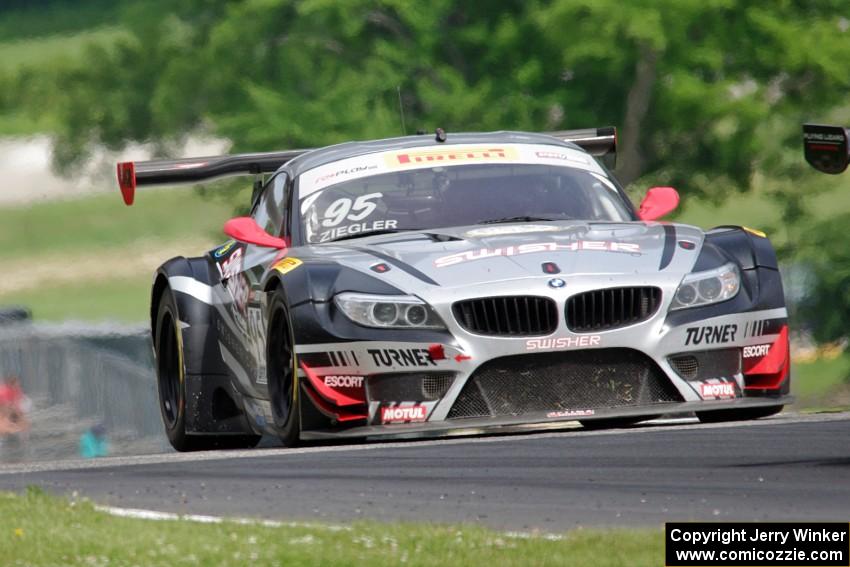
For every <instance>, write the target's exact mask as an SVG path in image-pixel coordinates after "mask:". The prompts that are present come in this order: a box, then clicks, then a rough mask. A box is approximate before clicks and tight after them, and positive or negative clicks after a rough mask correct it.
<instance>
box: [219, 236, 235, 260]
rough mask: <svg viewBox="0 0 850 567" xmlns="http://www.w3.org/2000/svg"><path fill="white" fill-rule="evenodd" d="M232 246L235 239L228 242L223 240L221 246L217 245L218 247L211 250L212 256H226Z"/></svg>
mask: <svg viewBox="0 0 850 567" xmlns="http://www.w3.org/2000/svg"><path fill="white" fill-rule="evenodd" d="M234 246H236V241H235V240H230V241H228V242H225V243H224V244H222V245H221V246H219V247H218V248H216V249H215V250H213V257H215V258H221V257H223V256H226V255H227V253H228V252H230V251H231V250H233V247H234Z"/></svg>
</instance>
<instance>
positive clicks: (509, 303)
mask: <svg viewBox="0 0 850 567" xmlns="http://www.w3.org/2000/svg"><path fill="white" fill-rule="evenodd" d="M452 311H453V312H454V315H455V319H457V322H458V323H459V324H460V326H461V327H463V328H464V329H466V330H467V331H469V332H471V333H476V334H478V335H494V336H512V337H530V336H534V335H550V334H552V333H554V332H555V329H557V327H558V307H557V306H556V305H555V301H554V300H552V299H549V298H548V297H537V296H533V295H515V296H506V297H482V298H478V299H467V300H464V301H458V302H457V303H455V304H454V305H453V306H452Z"/></svg>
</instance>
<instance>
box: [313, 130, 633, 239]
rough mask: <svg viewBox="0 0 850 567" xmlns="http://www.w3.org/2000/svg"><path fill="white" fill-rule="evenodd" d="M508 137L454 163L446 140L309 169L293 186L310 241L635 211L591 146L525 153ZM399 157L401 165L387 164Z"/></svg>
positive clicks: (622, 215) (604, 217) (611, 217)
mask: <svg viewBox="0 0 850 567" xmlns="http://www.w3.org/2000/svg"><path fill="white" fill-rule="evenodd" d="M509 146H511V145H505V146H504V148H507V150H505V149H500V148H490V149H488V150H487V151H488V152H489V154H487V153H482V152H483V150H481V149H480V148H474V149H473V150H471V151H469V152H466V153H465V154H463V155H462V156H461V157H460V158H458V159H457V160H456V161H457V162H459V163H456V161H455V160H452V159H451V158H452V157H453V154H448V153H445V152H447V151H449V150H446V149H445V148H439V150H435V151H440V152H443V154H441V155H443V158H441V159H437V158H434V157H433V155H428V152H427V151H420V150H418V149H417V150H416V151H409V152H407V153H406V154H405V153H400V152H388V153H387V154H388V155H387V156H384V159H382V160H376V159H375V157H374V155H373V154H370V155H369V156H363V157H361V158H359V159H354V160H351V159H349V160H343V161H344V162H350V163H342V162H336V163H335V164H328V165H330V166H332V168H329V167H328V165H326V166H322V167H319V168H316V169H314V170H311V171H308V172H305V173H304V174H303V175H302V176H301V178H300V179H299V189H300V190H299V196H300V212H301V222H302V225H303V227H304V234H305V236H306V241H307V242H308V243H321V242H330V241H334V240H340V239H347V238H355V237H358V236H360V235H363V236H365V235H367V234H369V233H376V232H394V231H401V230H426V229H427V230H433V229H438V228H443V227H451V226H466V225H474V224H486V223H498V222H514V221H516V222H522V221H547V220H564V219H578V220H593V221H630V220H633V219H632V217H631V213H630V212H629V209H628V208H627V205H626V204H625V202H624V200H623V197H622V196H621V195H620V193H618V191H617V188H616V186H615V185H614V184H613V182H612V181H611V180H610V179H609V178H608V177H607V175H606V173H605V172H604V171H603V170H602V169H601V168H600V167H599V165H598V164H597V163H596V162H595V161H594V160H592V159H591V158H589V156H587V154H584V153H582V152H579V151H577V150H572V149H570V148H561V147H552V146H548V150H546V151H544V152H541V151H537V152H535V153H534V155H532V156H531V157H529V156H527V155H524V154H527V153H528V151H527V149H526V148H523V150H524V151H523V152H522V153H520V152H517V151H508V150H511V148H510V147H509ZM513 146H523V145H521V144H514V145H513ZM529 147H531V148H535V147H538V148H539V147H543V148H547V146H530V145H529ZM426 150H427V148H426ZM553 150H554V151H553ZM451 151H456V150H451ZM499 151H501V152H502V153H501V154H497V153H496V152H499ZM476 152H479V153H482V155H481V156H479V155H476ZM431 153H432V154H433V153H434V152H431ZM457 155H460V154H457ZM541 155H542V156H543V157H540V156H541ZM421 156H425V157H421ZM446 156H448V157H446ZM554 156H557V157H554ZM564 156H566V157H568V158H574V159H573V161H570V160H569V159H565V157H564ZM418 158H421V159H418ZM461 158H463V159H461ZM578 158H581V160H582V161H579V160H578ZM417 159H418V161H417ZM464 161H466V162H477V161H482V162H484V163H463V162H464ZM399 162H400V163H399ZM515 162H531V163H515ZM535 162H536V163H535ZM399 165H400V166H402V167H401V169H402V170H401V171H386V170H387V169H391V168H392V167H393V166H399ZM317 170H320V171H317ZM381 170H384V171H385V172H381ZM345 179H348V180H345Z"/></svg>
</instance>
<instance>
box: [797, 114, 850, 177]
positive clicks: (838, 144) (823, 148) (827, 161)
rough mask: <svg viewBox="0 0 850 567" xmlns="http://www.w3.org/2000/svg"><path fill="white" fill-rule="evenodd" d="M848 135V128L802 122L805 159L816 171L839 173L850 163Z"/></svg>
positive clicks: (849, 132) (849, 130)
mask: <svg viewBox="0 0 850 567" xmlns="http://www.w3.org/2000/svg"><path fill="white" fill-rule="evenodd" d="M848 137H850V129H848V128H842V127H841V126H823V125H820V124H803V152H804V154H805V156H806V161H807V162H809V165H811V166H812V167H814V168H815V169H817V170H818V171H822V172H824V173H832V174H838V173H841V172H842V171H844V170H845V169H847V164H848V163H850V144H848V141H847V138H848Z"/></svg>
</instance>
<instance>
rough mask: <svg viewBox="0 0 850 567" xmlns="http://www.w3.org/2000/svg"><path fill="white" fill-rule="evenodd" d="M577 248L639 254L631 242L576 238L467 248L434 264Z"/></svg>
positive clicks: (438, 265)
mask: <svg viewBox="0 0 850 567" xmlns="http://www.w3.org/2000/svg"><path fill="white" fill-rule="evenodd" d="M579 250H588V251H597V252H623V253H626V254H640V245H639V244H635V243H631V242H609V241H603V240H576V241H574V242H570V243H569V244H558V243H557V242H540V243H535V244H520V245H519V246H505V247H502V248H480V249H478V250H468V251H466V252H458V253H457V254H451V255H449V256H443V257H441V258H437V259H436V260H434V266H436V267H437V268H445V267H447V266H454V265H455V264H462V263H464V262H474V261H475V260H485V259H487V258H495V257H498V256H506V257H507V256H519V255H522V254H539V253H540V252H560V251H569V252H576V251H579Z"/></svg>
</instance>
